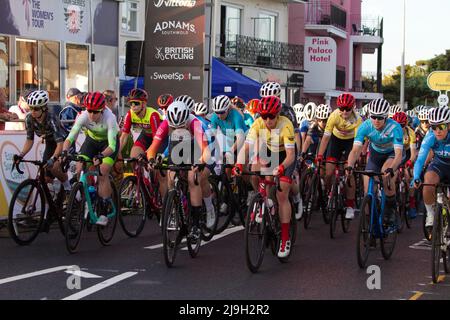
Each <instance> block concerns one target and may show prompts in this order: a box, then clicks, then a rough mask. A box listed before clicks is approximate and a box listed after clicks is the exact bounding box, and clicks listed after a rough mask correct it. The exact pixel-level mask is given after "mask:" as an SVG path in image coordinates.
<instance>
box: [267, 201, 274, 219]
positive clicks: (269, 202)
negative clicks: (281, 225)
mask: <svg viewBox="0 0 450 320" xmlns="http://www.w3.org/2000/svg"><path fill="white" fill-rule="evenodd" d="M267 206H268V208H267V209H269V212H270V214H271V215H272V216H274V215H275V206H274V203H273V200H272V199H270V198H269V199H267Z"/></svg>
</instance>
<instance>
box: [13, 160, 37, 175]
mask: <svg viewBox="0 0 450 320" xmlns="http://www.w3.org/2000/svg"><path fill="white" fill-rule="evenodd" d="M22 162H25V163H32V164H34V165H36V166H39V167H43V166H45V165H46V162H43V161H38V160H23V159H22V160H19V161H18V162H13V165H12V168H11V171H14V169H16V170H17V172H18V173H20V174H24V173H25V172H23V171H22V170H20V168H19V164H20V163H22Z"/></svg>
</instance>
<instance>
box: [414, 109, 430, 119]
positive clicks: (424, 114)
mask: <svg viewBox="0 0 450 320" xmlns="http://www.w3.org/2000/svg"><path fill="white" fill-rule="evenodd" d="M417 117H418V118H419V120H420V121H427V120H428V109H425V108H423V109H422V110H420V112H419V114H418V116H417Z"/></svg>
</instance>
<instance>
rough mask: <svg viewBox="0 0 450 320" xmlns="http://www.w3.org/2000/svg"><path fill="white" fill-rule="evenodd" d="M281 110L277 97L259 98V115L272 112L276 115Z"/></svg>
mask: <svg viewBox="0 0 450 320" xmlns="http://www.w3.org/2000/svg"><path fill="white" fill-rule="evenodd" d="M280 111H281V100H280V98H278V97H275V96H270V97H264V98H262V99H261V103H260V105H259V113H260V114H261V115H266V114H272V115H277V114H278V113H280Z"/></svg>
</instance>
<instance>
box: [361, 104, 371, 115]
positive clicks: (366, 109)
mask: <svg viewBox="0 0 450 320" xmlns="http://www.w3.org/2000/svg"><path fill="white" fill-rule="evenodd" d="M359 115H360V116H361V117H367V116H368V115H369V103H368V104H365V105H364V106H363V107H362V108H361V111H360V112H359Z"/></svg>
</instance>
